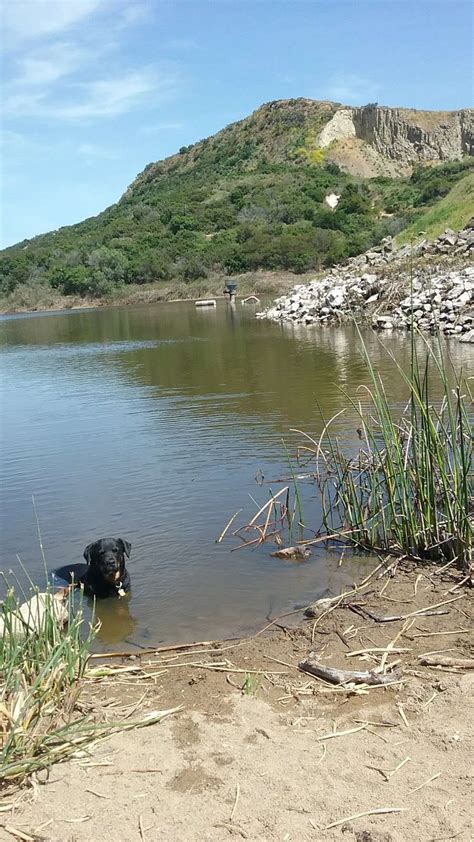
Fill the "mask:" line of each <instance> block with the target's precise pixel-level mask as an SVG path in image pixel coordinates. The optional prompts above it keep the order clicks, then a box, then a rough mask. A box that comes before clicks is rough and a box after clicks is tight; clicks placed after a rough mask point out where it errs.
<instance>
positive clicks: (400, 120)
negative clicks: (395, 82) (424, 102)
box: [332, 105, 474, 164]
mask: <svg viewBox="0 0 474 842" xmlns="http://www.w3.org/2000/svg"><path fill="white" fill-rule="evenodd" d="M473 113H474V112H473V111H472V110H469V109H465V110H463V111H414V110H409V109H404V108H382V107H379V106H372V105H367V106H365V107H364V108H354V109H353V112H352V119H353V122H354V127H355V133H356V136H357V137H359V138H361V139H362V140H365V141H366V143H369V144H370V145H371V146H374V147H375V149H376V150H377V151H378V152H380V154H381V155H384V156H385V157H386V158H393V159H395V160H397V161H400V162H402V163H406V164H414V163H417V162H418V161H436V160H441V161H443V160H448V161H452V160H456V159H459V158H462V156H463V155H466V154H472V150H473V146H474V119H473ZM336 116H337V115H335V116H334V117H333V118H332V119H333V120H334V119H335V117H336Z"/></svg>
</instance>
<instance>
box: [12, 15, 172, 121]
mask: <svg viewBox="0 0 474 842" xmlns="http://www.w3.org/2000/svg"><path fill="white" fill-rule="evenodd" d="M0 2H1V0H0ZM4 2H5V12H6V14H5V31H6V33H7V34H8V35H9V38H10V44H11V46H13V49H12V50H10V52H9V55H8V62H7V63H8V65H9V66H8V68H7V72H6V73H5V74H4V88H3V92H4V100H3V112H4V114H5V116H6V117H10V118H11V119H18V118H27V119H28V118H30V119H35V120H37V119H40V120H41V119H44V120H56V121H64V122H71V121H91V120H95V121H97V120H102V119H103V118H109V117H115V116H119V115H121V114H125V113H127V112H128V111H131V110H133V109H135V108H136V107H137V106H140V105H142V104H143V103H145V102H149V103H151V104H153V105H156V104H157V103H159V102H162V101H163V100H164V99H165V98H168V97H169V96H170V95H172V94H173V93H174V92H176V90H177V88H178V83H179V78H178V77H179V74H178V72H177V68H176V64H174V63H171V62H168V63H166V62H165V63H161V64H159V63H158V62H156V63H153V65H145V66H144V65H143V59H142V60H141V61H140V56H139V55H137V54H134V53H133V51H132V50H131V49H130V47H129V43H128V42H129V41H130V38H131V29H132V26H133V25H136V24H138V23H139V22H140V21H143V20H144V19H145V18H146V16H147V15H148V14H149V12H150V5H149V3H148V0H133V2H132V0H4ZM92 16H94V20H93V22H91V17H92ZM66 30H68V32H67V35H66V34H65V33H66ZM124 56H128V57H129V59H128V61H127V59H124ZM104 68H106V69H104Z"/></svg>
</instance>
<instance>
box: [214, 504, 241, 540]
mask: <svg viewBox="0 0 474 842" xmlns="http://www.w3.org/2000/svg"><path fill="white" fill-rule="evenodd" d="M241 511H242V509H237V511H236V512H234V514H233V515H232V517H231V519H230V520H229V522H228V524H227V525H226V526H225V527H224V529H223V530H222V532H221V534H220V535H219V537H218V538H217V539H216V544H220V543H221V541H222V540H223V539H224V538H225V535H226V533H227V530H228V529H230V527H231V526H232V524H233V522H234V520H235V518H236V517H237V515H238V514H240V512H241Z"/></svg>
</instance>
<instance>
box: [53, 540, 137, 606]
mask: <svg viewBox="0 0 474 842" xmlns="http://www.w3.org/2000/svg"><path fill="white" fill-rule="evenodd" d="M130 550H131V545H130V544H129V542H128V541H125V540H124V539H123V538H99V540H98V541H94V543H93V544H89V546H87V547H86V548H85V550H84V558H85V560H86V561H87V564H66V565H65V566H64V567H60V568H59V569H58V570H55V571H54V572H55V575H56V576H59V577H60V578H61V579H64V581H66V582H68V583H73V584H75V585H83V586H84V590H85V592H86V593H87V594H88V595H89V596H97V597H99V598H104V597H106V596H124V594H125V593H127V592H128V591H129V590H130V576H129V575H128V572H127V570H126V568H125V556H126V557H127V558H129V556H130Z"/></svg>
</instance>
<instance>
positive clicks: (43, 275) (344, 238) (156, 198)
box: [0, 99, 474, 296]
mask: <svg viewBox="0 0 474 842" xmlns="http://www.w3.org/2000/svg"><path fill="white" fill-rule="evenodd" d="M473 114H474V112H473V111H470V110H468V109H466V110H462V111H457V112H442V111H439V112H438V111H437V112H425V111H412V110H408V109H390V108H383V107H379V106H377V105H369V106H366V107H364V108H350V107H347V106H342V105H340V104H338V103H333V102H318V101H314V100H307V99H295V100H281V101H276V102H271V103H267V104H266V105H263V106H262V107H261V108H259V109H257V111H255V112H254V113H253V114H252V115H250V116H249V117H247V118H245V119H244V120H241V121H239V122H238V123H234V124H232V125H230V126H228V127H227V128H225V129H223V130H222V131H221V132H219V133H218V134H216V135H214V136H212V137H210V138H207V139H205V140H202V141H199V142H198V143H196V144H193V145H192V146H189V147H182V148H181V149H180V150H179V152H178V153H177V154H176V155H173V156H171V157H169V158H167V159H165V160H163V161H159V162H157V163H152V164H148V166H146V167H145V169H144V170H143V172H141V173H140V174H139V175H138V176H137V178H136V179H135V181H134V182H133V183H132V184H131V185H130V187H129V188H128V189H127V190H126V192H125V193H124V195H123V196H122V198H121V199H120V200H119V201H118V202H117V203H116V204H115V205H112V206H111V207H109V208H107V209H106V210H105V211H104V212H103V213H101V214H99V215H98V216H97V217H93V218H90V219H87V220H85V221H84V222H81V223H79V224H78V225H73V226H68V227H66V228H61V229H59V230H58V231H53V232H50V233H48V234H43V235H41V236H38V237H35V238H33V239H31V240H25V241H23V242H21V243H19V244H17V245H15V246H12V247H10V248H8V249H5V250H4V251H3V252H2V254H1V257H0V293H1V294H3V295H4V296H5V295H9V294H11V293H14V292H15V290H17V288H18V287H22V286H25V285H26V286H29V287H31V286H38V285H39V286H41V287H43V288H44V287H47V288H51V287H52V288H53V289H56V290H58V291H59V292H61V293H63V294H74V295H83V296H104V295H110V294H111V293H113V292H114V290H116V289H117V288H118V287H121V286H123V285H126V284H132V283H133V284H146V283H149V282H152V281H163V282H170V281H171V282H173V281H184V282H187V283H189V282H191V281H195V280H196V279H200V278H206V277H207V276H208V274H209V273H211V272H212V273H216V272H217V273H221V274H224V275H229V274H230V275H231V274H234V273H242V272H247V271H252V270H255V269H266V270H271V271H272V270H277V269H283V270H289V271H292V272H305V271H309V270H311V271H312V270H318V269H321V268H323V267H325V266H329V265H332V264H333V263H336V262H340V261H341V260H343V259H345V258H346V257H349V256H351V255H355V254H358V253H360V252H362V251H364V250H366V249H367V248H370V247H371V246H372V245H374V244H375V243H377V242H379V241H380V240H381V238H383V237H384V236H386V235H387V234H389V235H396V234H398V233H399V232H401V231H403V230H404V229H406V228H407V226H411V225H415V226H416V225H417V222H418V220H419V219H420V218H423V214H424V213H425V212H426V211H429V212H431V213H434V214H436V207H437V203H438V202H439V200H440V199H442V198H443V197H444V196H447V194H448V193H449V191H450V190H451V189H452V188H453V186H454V185H456V184H457V183H458V182H460V181H461V180H462V179H464V178H465V176H466V175H467V174H468V173H469V172H470V171H471V170H472V167H473V164H474V158H473V157H472V156H473V155H474V119H473ZM454 196H455V194H454ZM455 200H456V197H455ZM328 201H329V202H331V201H332V202H333V207H331V206H330V205H329V204H328ZM446 201H448V199H446ZM335 203H337V205H336V206H334V204H335Z"/></svg>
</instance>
